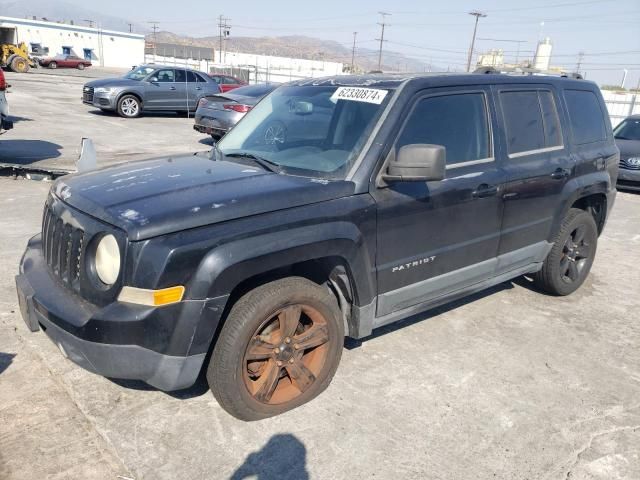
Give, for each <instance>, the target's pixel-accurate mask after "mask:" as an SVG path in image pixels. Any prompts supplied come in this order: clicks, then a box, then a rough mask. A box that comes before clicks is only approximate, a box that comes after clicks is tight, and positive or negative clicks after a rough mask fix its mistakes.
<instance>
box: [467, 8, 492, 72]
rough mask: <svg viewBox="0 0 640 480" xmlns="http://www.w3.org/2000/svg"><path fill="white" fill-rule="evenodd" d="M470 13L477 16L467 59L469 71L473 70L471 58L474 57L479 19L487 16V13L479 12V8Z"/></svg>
mask: <svg viewBox="0 0 640 480" xmlns="http://www.w3.org/2000/svg"><path fill="white" fill-rule="evenodd" d="M469 15H473V16H474V17H476V22H475V25H474V26H473V37H471V48H469V58H468V59H467V72H470V71H471V58H472V57H473V47H474V46H475V43H476V32H477V31H478V20H479V19H480V18H484V17H486V16H487V14H486V13H482V12H479V11H478V10H473V11H472V12H469Z"/></svg>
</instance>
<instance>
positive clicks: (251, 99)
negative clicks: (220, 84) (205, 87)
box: [193, 83, 278, 140]
mask: <svg viewBox="0 0 640 480" xmlns="http://www.w3.org/2000/svg"><path fill="white" fill-rule="evenodd" d="M277 87H278V85H277V84H273V83H263V84H259V85H250V86H246V87H240V88H236V89H235V90H233V92H229V93H219V94H217V95H211V96H206V97H204V98H202V99H201V100H200V102H199V103H198V110H196V116H195V119H196V122H195V125H194V126H193V128H194V129H195V130H197V131H199V132H200V133H206V134H208V135H211V136H212V137H213V138H214V139H216V140H218V139H220V138H222V136H223V135H224V134H225V133H227V131H229V130H230V129H231V127H233V126H234V125H235V124H236V123H238V122H239V121H240V119H241V118H242V117H244V116H245V115H246V113H247V112H248V111H249V110H251V108H252V107H253V106H254V105H255V104H256V103H258V102H259V101H260V99H261V98H262V97H264V96H265V95H267V94H269V93H271V92H272V91H273V90H275V89H276V88H277Z"/></svg>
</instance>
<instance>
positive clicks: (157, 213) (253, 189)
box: [52, 155, 354, 241]
mask: <svg viewBox="0 0 640 480" xmlns="http://www.w3.org/2000/svg"><path fill="white" fill-rule="evenodd" d="M52 190H53V193H54V194H55V195H56V196H57V197H58V198H60V199H61V200H62V201H64V202H65V203H67V204H68V205H70V206H72V207H74V208H76V209H78V210H80V211H82V212H85V213H87V214H89V215H91V216H92V217H94V218H97V219H98V220H102V221H104V222H106V223H109V224H111V225H114V226H116V227H118V228H121V229H122V230H124V231H126V232H127V235H128V237H129V239H131V240H134V241H135V240H143V239H146V238H151V237H155V236H158V235H164V234H167V233H172V232H178V231H181V230H184V229H188V228H194V227H199V226H204V225H210V224H214V223H217V222H224V221H227V220H232V219H235V218H241V217H247V216H250V215H257V214H260V213H265V212H272V211H276V210H283V209H286V208H292V207H297V206H301V205H307V204H311V203H317V202H322V201H326V200H332V199H335V198H339V197H344V196H347V195H351V194H353V193H354V184H353V183H352V182H347V181H325V180H320V179H312V178H306V177H295V176H290V175H283V174H276V173H271V172H267V171H264V170H262V169H261V168H260V167H254V166H250V165H248V164H240V163H234V162H229V161H214V160H210V159H209V158H208V157H206V156H200V155H186V156H180V157H172V158H161V159H154V160H144V161H141V162H131V163H127V164H124V165H120V166H116V167H109V168H105V169H101V170H94V171H91V172H86V173H77V174H73V175H68V176H65V177H62V178H60V179H59V180H58V181H56V183H54V185H53V186H52Z"/></svg>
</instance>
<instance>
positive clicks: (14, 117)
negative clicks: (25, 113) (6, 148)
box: [9, 115, 33, 124]
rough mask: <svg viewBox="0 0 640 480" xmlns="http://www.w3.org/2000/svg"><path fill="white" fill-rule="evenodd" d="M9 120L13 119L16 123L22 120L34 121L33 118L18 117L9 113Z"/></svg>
mask: <svg viewBox="0 0 640 480" xmlns="http://www.w3.org/2000/svg"><path fill="white" fill-rule="evenodd" d="M9 120H11V121H12V122H13V123H14V124H15V123H20V122H33V118H27V117H16V116H15V115H9Z"/></svg>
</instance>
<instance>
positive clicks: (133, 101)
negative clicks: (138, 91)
mask: <svg viewBox="0 0 640 480" xmlns="http://www.w3.org/2000/svg"><path fill="white" fill-rule="evenodd" d="M141 110H142V108H141V105H140V100H138V98H137V97H134V96H133V95H123V96H122V97H121V98H120V100H118V115H120V116H121V117H124V118H136V117H138V116H140V111H141Z"/></svg>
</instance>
